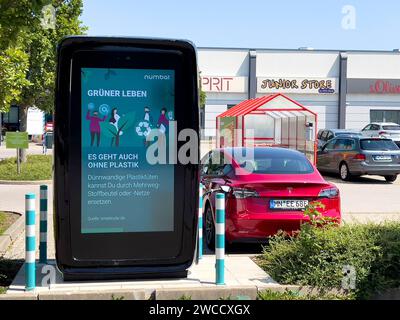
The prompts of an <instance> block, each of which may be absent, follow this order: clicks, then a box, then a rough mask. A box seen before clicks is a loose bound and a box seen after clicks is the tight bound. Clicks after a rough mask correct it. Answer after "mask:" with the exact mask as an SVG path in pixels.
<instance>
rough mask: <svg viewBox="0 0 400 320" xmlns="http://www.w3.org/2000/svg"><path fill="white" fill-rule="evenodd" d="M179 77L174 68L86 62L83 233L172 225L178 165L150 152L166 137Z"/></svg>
mask: <svg viewBox="0 0 400 320" xmlns="http://www.w3.org/2000/svg"><path fill="white" fill-rule="evenodd" d="M174 85H175V74H174V70H160V69H123V68H81V88H82V90H81V101H82V106H81V115H80V117H78V115H77V117H76V119H77V120H78V119H80V121H81V126H82V130H81V138H82V142H81V148H82V152H81V155H82V162H81V163H82V167H81V168H82V170H81V232H82V233H83V234H90V233H119V232H168V231H173V229H174V203H173V202H174V194H173V192H174V166H173V165H171V164H156V165H154V164H150V163H149V162H148V161H147V159H146V153H147V150H148V148H149V147H150V146H151V145H152V144H153V143H160V141H161V139H165V142H166V144H167V143H168V140H169V134H170V133H169V132H170V126H171V124H172V121H174V116H175V108H174V106H175V95H174V92H175V87H174ZM154 130H157V131H158V132H156V136H157V137H158V139H157V138H155V139H154V141H147V140H148V139H146V138H147V137H148V136H149V134H151V133H152V131H154ZM153 133H154V132H153ZM161 137H162V138H161ZM132 209H134V210H132Z"/></svg>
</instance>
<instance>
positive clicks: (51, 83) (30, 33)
mask: <svg viewBox="0 0 400 320" xmlns="http://www.w3.org/2000/svg"><path fill="white" fill-rule="evenodd" d="M0 1H1V2H0V5H1V8H0V9H2V8H4V9H5V14H3V12H2V14H1V18H0V48H1V49H3V50H4V52H5V54H3V57H2V59H1V60H0V62H2V61H4V64H2V65H0V75H2V74H4V75H6V77H5V78H3V77H1V78H0V88H2V89H0V109H2V110H7V109H8V108H9V105H10V102H11V103H14V104H18V105H19V106H20V115H21V118H20V131H26V129H27V115H28V109H29V108H30V107H32V106H35V107H37V108H39V109H41V110H42V111H45V112H52V110H53V108H54V88H55V78H56V53H57V50H56V49H57V44H58V42H59V41H60V40H61V39H62V38H63V37H65V36H67V35H76V34H82V33H84V32H85V31H86V28H85V27H83V26H82V22H81V21H80V20H79V17H80V15H81V13H82V6H83V4H82V0H51V1H45V0H36V1H28V0H18V1H15V0H0ZM46 5H51V6H52V7H51V8H52V9H53V10H54V14H55V19H54V25H53V26H50V27H46V25H44V24H43V18H44V17H43V8H44V6H46ZM7 54H8V56H7ZM13 79H16V80H17V81H13ZM10 87H12V88H10ZM7 88H8V89H7ZM21 153H22V154H21V155H22V160H23V161H24V160H25V159H26V155H25V151H22V152H21Z"/></svg>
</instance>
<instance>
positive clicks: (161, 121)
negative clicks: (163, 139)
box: [157, 108, 169, 133]
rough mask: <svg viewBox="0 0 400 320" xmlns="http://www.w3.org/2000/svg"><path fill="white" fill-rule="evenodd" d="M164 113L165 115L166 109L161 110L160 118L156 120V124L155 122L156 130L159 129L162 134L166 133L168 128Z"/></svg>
mask: <svg viewBox="0 0 400 320" xmlns="http://www.w3.org/2000/svg"><path fill="white" fill-rule="evenodd" d="M166 113H167V109H166V108H162V109H161V114H160V117H159V118H158V122H157V128H159V129H160V131H161V132H162V133H166V131H167V130H168V126H169V120H168V118H167V116H166Z"/></svg>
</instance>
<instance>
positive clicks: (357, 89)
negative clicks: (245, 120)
mask: <svg viewBox="0 0 400 320" xmlns="http://www.w3.org/2000/svg"><path fill="white" fill-rule="evenodd" d="M198 59H199V69H200V72H201V84H202V90H203V91H205V92H206V95H207V98H206V103H205V107H204V110H203V112H202V122H203V126H204V128H205V130H204V136H206V137H214V136H215V126H216V121H215V118H216V116H217V115H218V114H220V113H222V112H224V111H226V110H227V109H228V108H230V107H232V106H234V105H236V104H237V103H239V102H241V101H243V100H246V99H251V98H256V97H261V96H264V95H269V94H272V93H276V92H280V93H283V94H285V95H287V96H288V97H290V98H292V99H294V100H296V101H298V102H299V103H301V104H303V105H304V106H306V107H307V108H308V109H310V110H312V111H314V112H316V113H317V114H318V129H321V128H349V129H362V128H363V127H364V126H365V125H366V124H368V123H369V122H372V121H387V122H396V123H400V51H399V50H393V51H339V50H337V51H335V50H314V49H310V48H301V49H299V50H277V49H243V48H237V49H236V48H199V49H198Z"/></svg>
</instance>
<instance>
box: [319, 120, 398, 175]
mask: <svg viewBox="0 0 400 320" xmlns="http://www.w3.org/2000/svg"><path fill="white" fill-rule="evenodd" d="M399 147H400V125H398V124H396V123H371V124H368V125H367V126H366V127H364V128H363V129H362V130H361V131H357V130H340V129H328V130H320V131H319V132H318V154H317V168H318V170H320V171H321V172H331V173H338V174H339V175H340V177H341V179H342V180H350V179H351V178H352V177H357V176H361V175H380V176H383V177H385V179H386V181H388V182H394V181H395V180H396V178H397V175H398V174H400V148H399Z"/></svg>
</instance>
